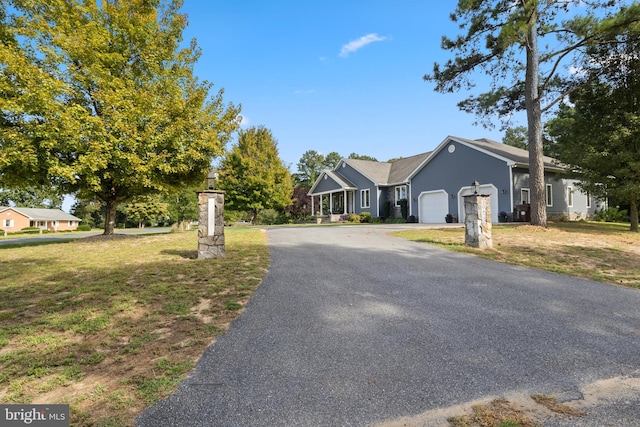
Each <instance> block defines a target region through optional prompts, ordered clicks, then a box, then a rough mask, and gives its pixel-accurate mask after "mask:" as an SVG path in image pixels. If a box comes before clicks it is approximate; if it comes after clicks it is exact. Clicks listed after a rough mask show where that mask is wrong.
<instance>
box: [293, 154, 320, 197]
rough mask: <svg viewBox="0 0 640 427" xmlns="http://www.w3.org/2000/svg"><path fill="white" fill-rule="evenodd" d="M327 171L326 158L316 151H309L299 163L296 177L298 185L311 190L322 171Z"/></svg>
mask: <svg viewBox="0 0 640 427" xmlns="http://www.w3.org/2000/svg"><path fill="white" fill-rule="evenodd" d="M324 169H326V167H325V162H324V156H323V155H322V154H320V153H318V152H317V151H316V150H307V151H305V152H304V154H302V157H300V161H299V162H298V173H297V174H296V175H295V181H296V184H297V185H299V186H300V187H302V188H305V189H307V190H309V189H311V187H312V186H313V184H314V183H315V182H316V180H317V179H318V177H319V176H320V174H321V173H322V171H323V170H324Z"/></svg>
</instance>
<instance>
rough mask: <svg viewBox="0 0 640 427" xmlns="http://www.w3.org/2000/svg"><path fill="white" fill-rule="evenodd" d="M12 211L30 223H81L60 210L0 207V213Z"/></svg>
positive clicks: (78, 219)
mask: <svg viewBox="0 0 640 427" xmlns="http://www.w3.org/2000/svg"><path fill="white" fill-rule="evenodd" d="M7 209H12V210H13V211H15V212H18V213H19V214H22V215H24V216H26V217H27V218H29V219H30V220H31V221H82V220H81V219H80V218H78V217H76V216H73V215H71V214H68V213H66V212H64V211H61V210H60V209H38V208H19V207H15V206H3V207H0V212H3V211H6V210H7Z"/></svg>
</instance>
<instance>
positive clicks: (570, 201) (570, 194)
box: [567, 187, 573, 208]
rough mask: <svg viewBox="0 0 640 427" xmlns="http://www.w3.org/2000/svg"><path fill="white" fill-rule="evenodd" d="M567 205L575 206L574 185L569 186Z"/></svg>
mask: <svg viewBox="0 0 640 427" xmlns="http://www.w3.org/2000/svg"><path fill="white" fill-rule="evenodd" d="M567 206H569V207H570V208H572V207H573V187H567Z"/></svg>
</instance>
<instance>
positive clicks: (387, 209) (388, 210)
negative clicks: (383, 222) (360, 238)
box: [382, 200, 393, 219]
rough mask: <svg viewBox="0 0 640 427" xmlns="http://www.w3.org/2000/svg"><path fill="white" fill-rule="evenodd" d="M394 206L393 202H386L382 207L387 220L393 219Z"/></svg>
mask: <svg viewBox="0 0 640 427" xmlns="http://www.w3.org/2000/svg"><path fill="white" fill-rule="evenodd" d="M392 206H393V203H392V202H391V200H387V201H385V202H384V204H383V205H382V213H383V215H384V218H385V219H386V218H389V217H391V207H392Z"/></svg>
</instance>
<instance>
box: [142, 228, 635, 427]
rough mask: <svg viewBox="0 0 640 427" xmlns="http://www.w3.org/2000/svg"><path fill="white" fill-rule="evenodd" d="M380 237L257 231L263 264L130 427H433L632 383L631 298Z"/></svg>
mask: <svg viewBox="0 0 640 427" xmlns="http://www.w3.org/2000/svg"><path fill="white" fill-rule="evenodd" d="M388 231H389V229H388V228H387V227H384V226H378V227H365V226H353V227H348V226H345V227H307V228H272V229H270V230H269V246H270V249H271V257H272V265H271V268H270V269H269V272H268V273H267V275H266V276H265V277H264V281H263V283H262V285H261V286H260V287H259V288H258V290H257V291H256V293H255V294H254V295H253V297H252V299H251V300H250V302H249V304H248V305H247V309H246V311H245V312H244V314H243V315H242V316H241V317H240V318H239V319H237V320H236V321H235V322H234V323H233V324H232V325H231V328H230V330H229V332H228V333H226V334H225V335H223V336H221V337H219V339H218V341H217V342H216V343H215V344H214V345H213V346H211V347H210V348H209V349H208V350H207V351H206V352H205V354H204V355H203V357H202V358H201V360H200V362H199V363H198V365H197V367H196V370H195V371H194V373H193V374H192V375H191V376H190V377H189V378H187V379H186V380H185V381H184V382H183V383H182V384H181V385H180V386H179V388H178V390H177V391H176V392H175V393H174V394H173V395H172V396H171V397H170V398H168V399H167V400H165V401H162V402H160V403H158V404H157V405H156V406H154V407H151V408H149V409H147V410H146V411H145V412H144V413H143V414H142V415H141V416H140V417H139V418H138V420H137V425H138V426H140V427H143V426H145V427H146V426H154V427H156V426H365V425H375V424H377V423H382V422H390V425H393V423H392V421H393V420H396V419H398V418H400V417H408V418H405V421H404V422H402V423H400V424H399V425H437V423H435V421H433V420H434V419H435V418H429V417H426V416H424V414H429V413H430V411H431V413H432V412H433V410H435V409H437V408H447V407H451V406H453V405H458V404H463V403H465V402H470V401H473V400H476V399H482V398H486V397H489V396H509V395H528V394H530V393H544V394H554V393H555V394H558V395H560V396H583V395H584V393H585V390H586V389H585V387H588V386H589V385H593V384H597V381H600V380H605V379H614V378H619V379H620V378H622V379H624V378H636V379H637V377H638V375H637V373H638V369H640V351H639V349H640V310H638V307H639V306H640V292H639V291H637V290H632V289H625V288H620V287H615V286H611V285H605V284H600V283H595V282H590V281H585V280H578V279H572V278H568V277H564V276H559V275H555V274H551V273H546V272H540V271H535V270H528V269H524V268H518V267H512V266H506V265H501V264H496V263H492V262H489V261H485V260H481V259H478V258H475V257H472V256H468V255H464V254H458V253H452V252H448V251H445V250H442V249H439V248H435V247H431V246H428V245H425V244H419V243H413V242H408V241H405V240H402V239H398V238H394V237H389V236H388V235H386V233H387V232H388ZM567 262H570V260H567ZM608 392H609V393H615V390H611V389H610V390H609V391H608ZM581 393H582V394H581ZM610 397H611V396H610ZM613 397H614V398H615V396H613ZM624 398H625V399H627V403H629V401H628V395H625V397H624ZM638 398H640V396H635V399H636V401H637V399H638ZM621 400H624V399H621ZM622 403H624V402H622ZM612 405H613V410H612V412H613V416H617V414H619V413H621V412H622V411H627V412H626V415H624V416H626V417H627V419H628V420H630V421H629V423H623V424H612V425H640V421H638V419H639V417H640V414H638V413H637V412H638V409H637V408H636V407H637V406H638V405H636V404H635V403H634V404H627V406H626V407H624V408H623V406H624V405H623V406H618V402H617V401H615V399H614V402H613V404H612ZM634 408H635V409H634ZM609 409H611V408H609ZM634 411H635V413H634ZM420 414H423V415H422V416H420ZM621 416H622V415H621ZM412 417H413V418H412ZM421 417H422V418H421ZM607 417H609V415H607ZM427 419H430V420H432V421H424V420H427ZM607 419H611V418H607ZM407 420H408V421H407ZM412 420H413V421H412ZM419 420H422V421H419ZM440 421H442V419H440ZM636 421H638V424H634V423H635V422H636ZM432 422H433V423H434V424H432ZM582 422H586V423H587V424H581V425H603V424H599V423H600V422H602V420H599V421H595V419H591V421H589V418H585V419H583V421H582ZM590 422H593V423H594V424H589V423H590ZM573 424H574V425H577V424H576V423H575V422H574V423H573ZM557 425H561V423H559V424H557ZM567 425H572V424H571V423H570V424H567Z"/></svg>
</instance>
